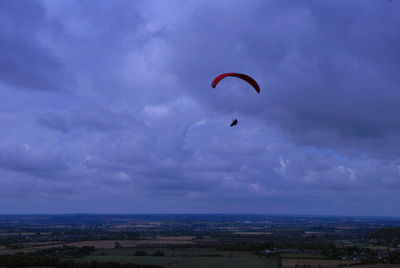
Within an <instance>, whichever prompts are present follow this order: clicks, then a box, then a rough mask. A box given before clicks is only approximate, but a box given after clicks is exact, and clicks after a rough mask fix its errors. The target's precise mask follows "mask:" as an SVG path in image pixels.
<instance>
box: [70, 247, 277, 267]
mask: <svg viewBox="0 0 400 268" xmlns="http://www.w3.org/2000/svg"><path fill="white" fill-rule="evenodd" d="M136 250H137V249H112V250H97V251H95V252H94V253H93V254H92V255H90V256H85V257H83V258H79V259H76V261H80V262H90V261H98V262H119V263H129V262H130V263H137V264H155V265H162V266H164V267H171V268H200V267H202V268H203V267H209V268H225V267H226V268H228V267H229V268H248V267H251V268H261V267H262V268H275V267H277V263H276V261H275V260H273V259H266V258H260V257H259V256H255V255H252V254H250V253H249V252H238V251H217V250H214V249H175V250H172V249H159V250H161V251H163V252H164V253H165V255H166V256H165V257H156V256H134V254H135V252H136ZM143 250H145V251H146V252H147V254H149V255H151V254H152V253H153V252H154V251H156V250H158V249H143Z"/></svg>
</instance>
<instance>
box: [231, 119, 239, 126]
mask: <svg viewBox="0 0 400 268" xmlns="http://www.w3.org/2000/svg"><path fill="white" fill-rule="evenodd" d="M237 123H238V120H237V119H235V120H233V122H232V123H231V127H233V126H236V125H237Z"/></svg>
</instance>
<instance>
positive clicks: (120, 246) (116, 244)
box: [114, 242, 122, 248]
mask: <svg viewBox="0 0 400 268" xmlns="http://www.w3.org/2000/svg"><path fill="white" fill-rule="evenodd" d="M114 248H122V245H121V243H120V242H115V244H114Z"/></svg>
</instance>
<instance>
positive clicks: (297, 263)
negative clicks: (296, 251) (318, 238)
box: [282, 259, 358, 267]
mask: <svg viewBox="0 0 400 268" xmlns="http://www.w3.org/2000/svg"><path fill="white" fill-rule="evenodd" d="M356 263H357V262H355V261H344V260H325V259H282V266H283V267H304V266H305V267H339V266H342V265H350V264H356ZM355 267H358V266H355Z"/></svg>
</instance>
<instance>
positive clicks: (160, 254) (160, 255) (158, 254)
mask: <svg viewBox="0 0 400 268" xmlns="http://www.w3.org/2000/svg"><path fill="white" fill-rule="evenodd" d="M153 256H157V257H164V256H165V253H164V252H162V251H161V250H157V251H156V252H154V253H153Z"/></svg>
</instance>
